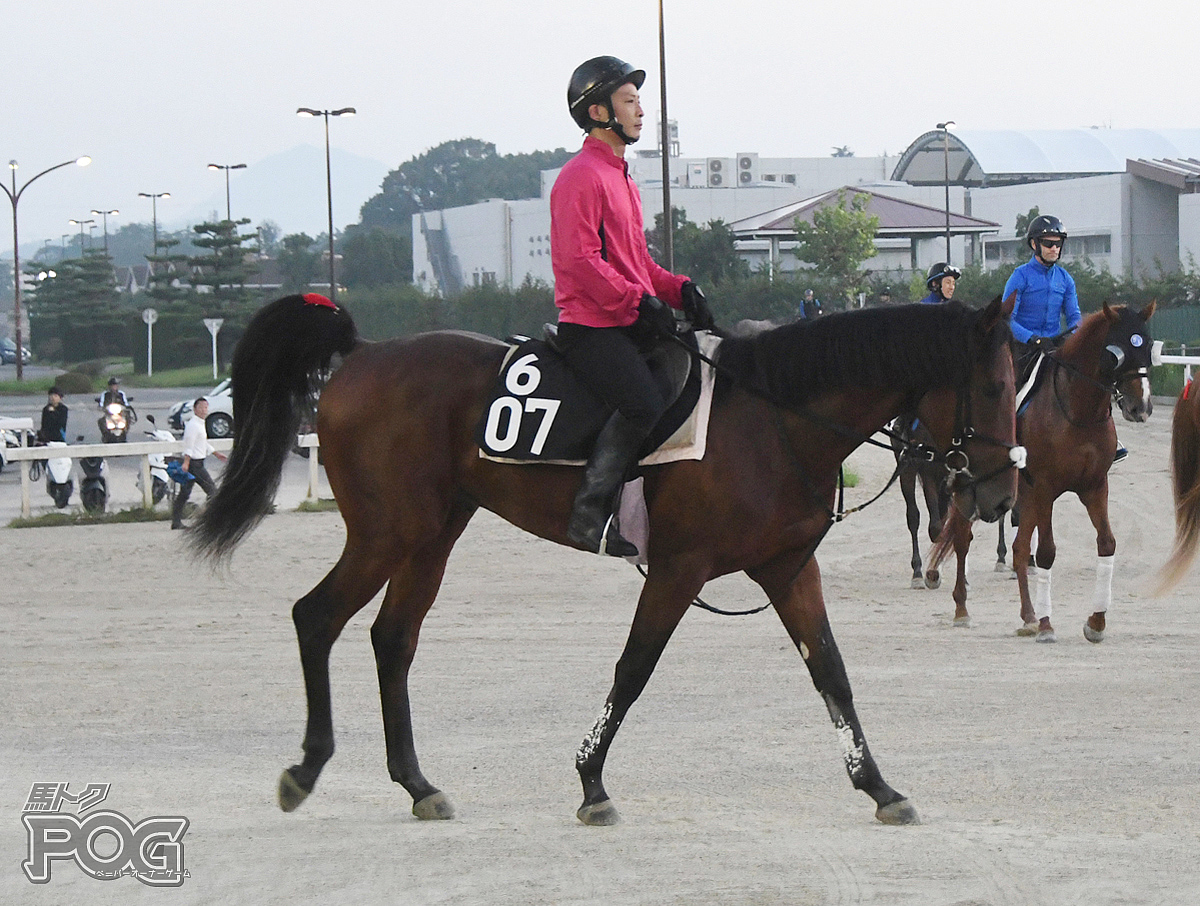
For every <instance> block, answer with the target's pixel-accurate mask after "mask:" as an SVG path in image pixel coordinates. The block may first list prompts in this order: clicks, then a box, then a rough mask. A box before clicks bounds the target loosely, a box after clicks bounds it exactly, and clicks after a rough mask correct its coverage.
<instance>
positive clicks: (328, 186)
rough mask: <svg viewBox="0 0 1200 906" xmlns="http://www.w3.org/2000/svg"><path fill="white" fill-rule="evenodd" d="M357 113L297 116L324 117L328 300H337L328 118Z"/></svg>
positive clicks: (306, 110) (309, 111) (306, 111)
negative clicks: (327, 226) (327, 221)
mask: <svg viewBox="0 0 1200 906" xmlns="http://www.w3.org/2000/svg"><path fill="white" fill-rule="evenodd" d="M357 112H358V111H357V110H355V109H354V108H353V107H342V108H340V109H338V110H314V109H313V108H311V107H299V108H297V110H296V114H297V115H298V116H323V117H325V197H326V201H327V207H328V210H329V298H331V299H334V300H336V299H337V284H336V283H334V274H333V175H332V173H331V171H330V166H329V118H330V117H331V116H354V115H355V114H356V113H357Z"/></svg>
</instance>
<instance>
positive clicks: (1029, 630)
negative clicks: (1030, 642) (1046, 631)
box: [1017, 623, 1038, 637]
mask: <svg viewBox="0 0 1200 906" xmlns="http://www.w3.org/2000/svg"><path fill="white" fill-rule="evenodd" d="M1037 634H1038V624H1037V623H1026V624H1025V625H1024V626H1022V627H1021V628H1020V629H1018V630H1017V635H1019V636H1022V637H1028V636H1031V635H1037Z"/></svg>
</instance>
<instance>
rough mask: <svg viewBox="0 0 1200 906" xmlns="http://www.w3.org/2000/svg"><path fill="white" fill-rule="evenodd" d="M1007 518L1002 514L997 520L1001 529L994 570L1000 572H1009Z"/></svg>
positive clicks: (997, 542)
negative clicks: (1005, 536)
mask: <svg viewBox="0 0 1200 906" xmlns="http://www.w3.org/2000/svg"><path fill="white" fill-rule="evenodd" d="M1005 519H1006V516H1005V515H1004V514H1001V516H1000V518H999V519H997V520H996V525H997V526H998V527H999V529H1000V537H999V540H997V541H996V566H995V567H994V569H993V571H994V572H998V573H1003V572H1008V563H1007V562H1006V560H1007V558H1008V543H1007V542H1006V540H1005V538H1004V522H1005Z"/></svg>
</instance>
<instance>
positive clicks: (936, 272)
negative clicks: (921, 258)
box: [921, 261, 962, 305]
mask: <svg viewBox="0 0 1200 906" xmlns="http://www.w3.org/2000/svg"><path fill="white" fill-rule="evenodd" d="M961 276H962V271H960V270H959V269H958V268H957V267H953V266H951V265H949V264H946V263H945V262H944V261H941V262H938V263H937V264H935V265H934V266H933V267H931V268H930V269H929V276H928V277H926V278H925V288H926V289H927V290H929V295H928V296H926V297H925V298H924V299H922V300H921V303H922V304H924V305H937V304H938V303H939V302H949V301H950V300H951V299H953V298H954V287H955V286H957V285H958V278H959V277H961Z"/></svg>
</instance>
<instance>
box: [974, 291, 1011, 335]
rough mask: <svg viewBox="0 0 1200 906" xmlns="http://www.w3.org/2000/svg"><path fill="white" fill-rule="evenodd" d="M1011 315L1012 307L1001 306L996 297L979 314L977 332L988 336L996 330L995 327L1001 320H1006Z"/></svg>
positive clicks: (998, 298)
mask: <svg viewBox="0 0 1200 906" xmlns="http://www.w3.org/2000/svg"><path fill="white" fill-rule="evenodd" d="M1011 314H1012V306H1011V305H1007V304H1003V303H1001V301H1000V297H999V296H997V297H996V298H995V299H993V300H992V301H991V302H989V303H988V304H987V305H986V306H984V308H983V310H982V311H981V312H980V313H979V315H980V317H979V330H980V331H981V332H982V333H984V334H989V333H991V332H992V331H993V330H995V329H996V325H997V324H999V323H1000V321H1001V320H1007V318H1008V317H1009V315H1011Z"/></svg>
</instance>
